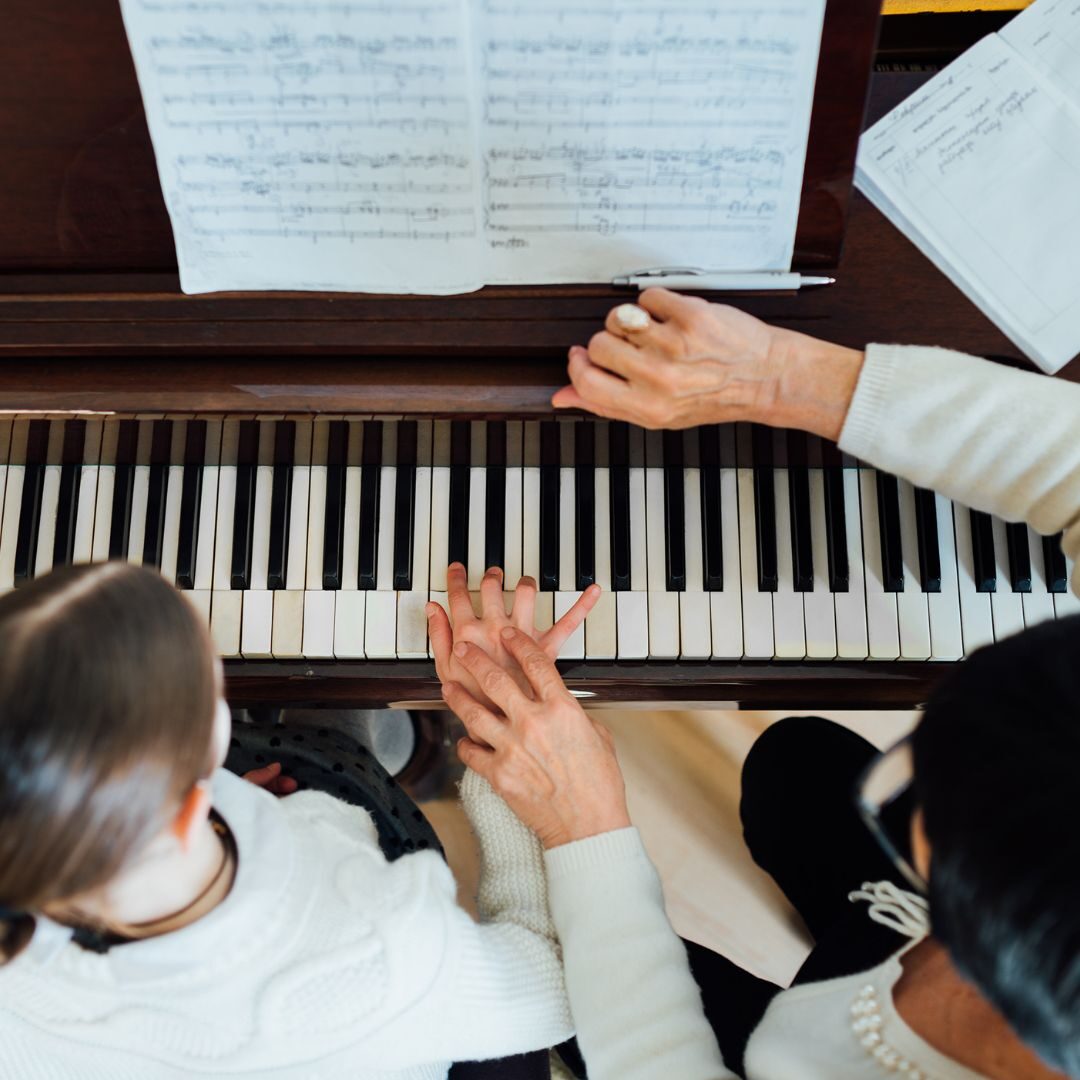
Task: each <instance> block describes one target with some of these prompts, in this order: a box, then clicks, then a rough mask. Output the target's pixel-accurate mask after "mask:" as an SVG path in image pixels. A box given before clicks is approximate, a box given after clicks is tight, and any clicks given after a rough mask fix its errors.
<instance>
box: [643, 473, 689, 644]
mask: <svg viewBox="0 0 1080 1080" xmlns="http://www.w3.org/2000/svg"><path fill="white" fill-rule="evenodd" d="M633 520H634V517H633V514H632V513H631V521H633ZM664 535H665V528H664V470H663V469H655V468H647V469H646V470H645V545H646V552H647V558H648V561H647V565H646V573H647V581H648V583H649V589H648V592H649V656H650V657H652V658H654V659H657V660H661V659H675V658H676V657H677V656H678V655H679V594H678V593H674V592H668V591H667V571H666V568H665V567H666V553H665V543H664Z"/></svg>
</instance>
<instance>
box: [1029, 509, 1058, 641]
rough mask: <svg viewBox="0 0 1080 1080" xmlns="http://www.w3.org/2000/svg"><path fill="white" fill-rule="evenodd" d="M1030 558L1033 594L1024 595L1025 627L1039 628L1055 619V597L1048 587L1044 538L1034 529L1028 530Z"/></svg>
mask: <svg viewBox="0 0 1080 1080" xmlns="http://www.w3.org/2000/svg"><path fill="white" fill-rule="evenodd" d="M1027 538H1028V558H1029V559H1030V560H1031V592H1029V593H1023V594H1022V596H1023V604H1024V625H1025V626H1038V625H1039V623H1041V622H1047V621H1048V620H1049V619H1052V618H1054V596H1053V593H1051V592H1050V590H1049V589H1048V588H1047V585H1046V566H1045V565H1044V563H1043V552H1042V537H1041V536H1040V535H1039V534H1038V533H1037V532H1036V531H1035V530H1034V529H1032V528H1030V527H1029V528H1028V530H1027Z"/></svg>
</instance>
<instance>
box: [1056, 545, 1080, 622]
mask: <svg viewBox="0 0 1080 1080" xmlns="http://www.w3.org/2000/svg"><path fill="white" fill-rule="evenodd" d="M1065 569H1066V572H1067V573H1066V576H1067V578H1068V581H1069V588H1068V591H1067V592H1063V593H1054V613H1055V615H1056V616H1057V617H1058V618H1059V619H1065V618H1067V617H1068V616H1070V615H1080V599H1078V598H1077V596H1076V593H1075V592H1073V589H1074V588H1075V587H1076V586H1075V578H1074V576H1073V575H1074V569H1073V560H1072V559H1070V558H1069V557H1068V556H1066V557H1065Z"/></svg>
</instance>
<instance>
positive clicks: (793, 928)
mask: <svg viewBox="0 0 1080 1080" xmlns="http://www.w3.org/2000/svg"><path fill="white" fill-rule="evenodd" d="M785 715H789V714H787V713H767V712H633V711H626V712H614V711H612V712H606V711H605V712H604V713H603V719H604V721H605V722H606V723H607V724H608V725H609V726H610V727H611V729H612V731H613V732H614V734H615V740H616V744H617V747H618V754H619V761H620V763H621V765H622V768H623V772H624V774H625V776H626V782H627V790H628V793H629V799H630V813H631V816H632V818H633V820H634V823H635V824H636V825H637V826H638V828H639V829H640V830H641V832H642V836H643V838H644V840H645V845H646V847H647V848H648V850H649V854H650V856H651V857H652V859H653V861H654V862H655V863H656V865H657V867H658V869H659V871H660V876H661V878H662V879H663V883H664V894H665V897H666V900H667V908H668V914H669V916H670V917H671V921H672V923H673V924H674V926H675V928H676V930H678V931H679V933H680V934H682V935H683V936H684V937H687V938H690V939H691V940H694V941H698V942H700V943H701V944H703V945H707V946H708V947H710V948H712V949H715V950H716V951H717V952H720V953H723V954H724V955H725V956H728V957H730V958H731V959H732V960H734V961H735V962H736V963H738V964H740V965H741V966H743V967H745V968H747V969H748V970H750V971H752V972H754V973H755V974H756V975H760V976H762V977H764V978H768V979H772V980H773V981H776V982H780V983H787V982H788V981H789V980H790V979H791V977H792V976H793V975H794V973H795V971H796V970H797V969H798V967H799V965H800V963H801V962H802V960H803V958H804V956H805V955H806V950H807V940H806V937H805V932H804V930H803V929H802V927H801V925H800V924H799V922H798V919H797V918H796V917H795V916H794V913H793V912H792V911H791V909H790V907H789V906H788V904H787V902H786V901H785V900H784V898H783V897H782V896H781V895H780V893H779V892H778V891H777V889H776V888H775V886H774V885H773V884H772V882H771V880H770V879H769V878H768V877H766V875H764V874H763V873H762V872H761V871H760V870H758V869H757V867H756V866H755V865H754V864H753V863H752V862H751V860H750V857H749V855H748V854H747V852H746V849H745V847H744V846H743V842H742V835H741V831H740V827H739V822H738V801H739V770H740V768H741V765H742V761H743V758H744V757H745V756H746V753H747V751H748V750H749V749H750V746H751V745H752V743H753V742H754V740H755V739H756V738H757V736H758V735H759V734H760V733H761V732H762V731H763V730H764V729H765V728H766V727H767V726H768V725H769V724H770V723H772V722H773V721H774V720H777V719H779V718H780V717H782V716H785ZM821 715H825V716H828V717H830V718H832V719H834V720H837V721H839V722H841V723H844V724H846V725H848V726H849V727H851V728H853V729H855V730H856V731H858V732H860V733H861V734H862V735H865V736H866V737H867V738H868V739H870V740H871V741H872V742H874V743H876V744H878V745H879V746H885V745H888V744H889V743H890V742H893V741H895V740H896V739H898V738H899V737H900V736H901V735H903V734H904V732H906V731H907V730H908V729H909V728H910V727H911V724H912V722H913V720H914V716H915V714H914V713H906V712H847V713H842V712H837V713H824V714H821ZM424 809H425V811H426V812H427V813H428V816H429V817H430V818H431V819H432V821H433V823H434V825H435V828H436V830H437V831H438V832H439V835H440V837H441V838H442V840H443V843H444V845H445V846H446V848H447V853H448V856H449V858H450V862H451V865H452V866H453V867H454V870H455V874H456V875H457V876H458V881H459V883H460V886H461V887H460V890H459V895H460V899H461V900H462V902H463V904H464V905H465V906H467V907H468V906H470V900H469V898H470V897H471V895H472V893H473V891H474V889H475V881H476V852H475V848H474V845H473V842H472V837H471V834H470V833H469V830H468V826H467V824H466V823H465V820H464V815H463V814H462V813H461V811H460V808H459V807H458V806H457V805H456V804H455V802H454V801H453V800H452V799H440V800H437V801H435V802H429V803H426V804H424Z"/></svg>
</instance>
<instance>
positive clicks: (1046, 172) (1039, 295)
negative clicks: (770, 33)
mask: <svg viewBox="0 0 1080 1080" xmlns="http://www.w3.org/2000/svg"><path fill="white" fill-rule="evenodd" d="M1075 6H1076V0H1073V7H1074V8H1075ZM857 182H858V185H859V187H860V188H862V190H864V191H865V192H866V194H867V195H868V196H869V197H870V198H871V199H872V200H873V201H874V202H875V204H876V205H877V206H878V207H879V208H880V209H881V210H882V211H883V212H884V213H885V214H886V215H887V216H889V217H890V218H891V219H892V220H893V221H894V222H895V223H896V224H897V226H898V227H899V228H901V229H902V230H903V231H904V232H905V233H907V234H908V235H909V237H910V238H911V239H912V240H913V241H914V242H915V243H916V244H917V245H918V246H919V247H921V248H922V250H923V251H924V252H925V253H926V254H927V255H928V256H929V257H930V258H931V259H933V260H934V261H935V262H936V263H937V264H938V266H939V267H940V269H942V270H943V271H944V272H945V273H946V274H948V275H949V277H950V278H951V279H952V280H953V281H954V282H955V283H956V284H957V285H958V286H959V287H960V288H961V289H963V290H964V291H965V292H966V293H967V295H968V296H969V298H970V299H971V300H972V301H974V302H975V303H976V304H978V305H979V306H980V307H981V308H982V310H983V311H984V312H985V313H986V315H987V316H988V317H989V318H990V319H992V320H993V321H995V322H996V323H997V324H998V325H999V326H1000V327H1001V329H1002V330H1003V331H1004V332H1005V333H1006V334H1008V335H1009V336H1010V337H1011V338H1012V339H1013V341H1015V342H1016V343H1017V344H1018V345H1019V346H1020V347H1021V348H1023V349H1024V350H1025V352H1027V353H1028V355H1029V356H1031V358H1032V359H1034V360H1036V361H1037V362H1038V363H1039V364H1040V365H1041V366H1042V367H1043V368H1044V369H1045V370H1047V371H1056V370H1057V369H1058V368H1060V367H1061V366H1062V365H1063V364H1065V363H1066V362H1068V361H1069V360H1070V359H1071V358H1072V357H1073V356H1074V355H1075V354H1076V353H1077V352H1078V351H1080V259H1077V257H1076V252H1077V251H1078V250H1080V199H1078V198H1077V192H1080V111H1078V110H1077V109H1075V108H1074V107H1073V106H1071V105H1070V103H1069V101H1068V100H1067V99H1066V98H1065V97H1063V96H1062V94H1061V92H1060V91H1059V90H1058V89H1057V88H1056V87H1055V86H1054V85H1053V84H1052V83H1050V82H1049V81H1047V80H1046V79H1045V78H1044V77H1043V75H1042V74H1041V72H1040V70H1039V69H1038V68H1037V67H1035V66H1032V65H1031V64H1029V63H1028V62H1027V61H1025V59H1024V58H1023V57H1022V56H1021V55H1019V54H1018V53H1017V52H1016V51H1015V49H1014V48H1013V47H1012V46H1011V45H1009V44H1008V43H1007V42H1006V41H1005V40H1003V39H1002V37H1001V36H998V35H991V36H990V37H988V38H984V39H983V40H982V41H980V42H979V43H978V44H977V45H975V46H974V47H973V48H971V49H969V50H968V51H967V52H966V53H965V54H964V55H963V56H962V57H960V58H959V59H958V60H956V61H954V62H953V63H952V64H950V65H949V66H948V67H947V68H946V69H945V70H944V71H942V72H941V73H940V74H938V75H936V76H935V77H934V78H933V79H932V80H931V81H930V82H929V83H927V84H925V85H924V86H923V87H922V88H920V90H918V91H917V92H916V93H915V94H913V95H912V96H911V97H910V98H908V99H907V100H906V101H905V102H903V103H902V104H901V105H900V106H898V107H897V108H896V109H894V110H893V111H892V112H891V113H889V114H888V115H887V116H886V117H884V118H883V119H882V120H880V121H879V122H878V123H877V124H876V125H874V127H872V128H871V129H870V130H869V131H868V132H866V134H864V136H863V138H862V141H861V143H860V147H859V159H858V173H857ZM942 344H943V345H947V344H948V342H942Z"/></svg>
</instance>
